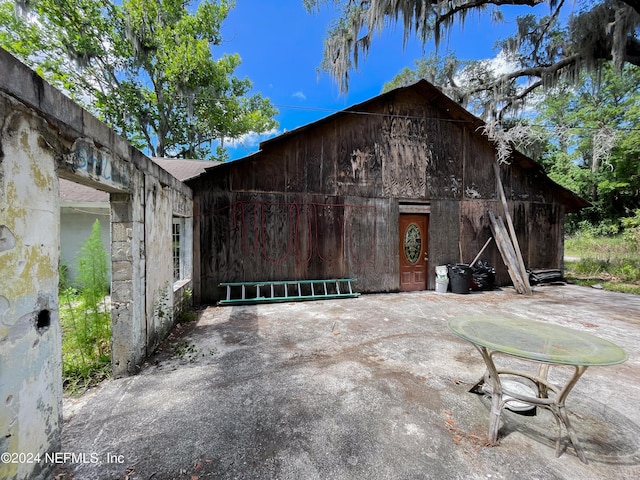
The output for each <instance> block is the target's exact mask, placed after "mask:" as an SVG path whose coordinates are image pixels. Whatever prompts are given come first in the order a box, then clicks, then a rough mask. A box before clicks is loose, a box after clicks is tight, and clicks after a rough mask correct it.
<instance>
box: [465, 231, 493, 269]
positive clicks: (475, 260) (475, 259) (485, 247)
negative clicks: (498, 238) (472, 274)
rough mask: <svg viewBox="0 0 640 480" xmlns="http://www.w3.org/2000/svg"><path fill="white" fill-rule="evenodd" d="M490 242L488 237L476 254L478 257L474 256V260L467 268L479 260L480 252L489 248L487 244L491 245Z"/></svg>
mask: <svg viewBox="0 0 640 480" xmlns="http://www.w3.org/2000/svg"><path fill="white" fill-rule="evenodd" d="M491 240H492V238H491V237H489V238H488V239H487V241H486V242H485V243H484V247H482V249H481V250H480V252H478V255H476V258H474V259H473V262H471V263H470V264H469V266H470V267H473V264H474V263H476V262H477V261H478V258H480V255H482V252H484V251H485V250H486V249H487V247H488V246H489V243H491Z"/></svg>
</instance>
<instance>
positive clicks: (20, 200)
mask: <svg viewBox="0 0 640 480" xmlns="http://www.w3.org/2000/svg"><path fill="white" fill-rule="evenodd" d="M42 129H46V125H44V122H42V121H40V120H39V119H38V118H33V117H30V116H29V115H26V114H25V111H24V110H22V109H21V108H20V106H18V105H15V104H14V103H13V102H11V101H10V100H9V99H7V98H3V97H2V96H0V285H1V288H0V453H4V452H10V453H14V452H15V453H24V454H26V453H29V454H38V453H39V454H42V455H44V454H45V453H46V452H50V451H52V450H55V449H56V448H57V447H58V442H59V440H58V433H59V425H60V422H61V412H62V409H61V403H62V366H61V331H60V323H59V321H58V297H57V287H58V255H59V254H58V249H59V207H58V180H57V175H56V161H55V158H54V155H53V154H52V152H51V151H50V150H49V149H48V148H46V146H45V148H43V143H42V137H41V135H40V134H39V133H38V131H39V130H42ZM16 460H19V459H16ZM43 467H46V465H45V464H42V463H32V464H30V463H27V462H26V461H22V462H20V461H16V462H4V461H3V462H0V478H38V477H39V474H40V475H42V478H46V475H47V473H46V471H43V470H42V468H43Z"/></svg>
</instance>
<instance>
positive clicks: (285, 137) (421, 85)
mask: <svg viewBox="0 0 640 480" xmlns="http://www.w3.org/2000/svg"><path fill="white" fill-rule="evenodd" d="M407 91H412V92H414V93H417V94H418V95H419V96H421V97H423V98H424V99H425V103H428V104H430V105H432V106H435V107H436V108H437V109H438V110H440V111H442V112H443V113H444V114H445V115H446V117H448V118H449V119H451V120H455V121H456V122H458V123H466V124H469V126H470V130H471V131H473V132H475V134H476V135H478V136H480V137H482V138H483V139H484V140H485V141H486V142H487V143H488V144H492V142H491V141H490V140H489V139H488V138H486V136H484V135H482V134H481V133H480V131H479V129H480V128H481V127H483V126H484V125H485V122H484V121H483V120H481V119H480V118H478V117H476V116H475V115H473V114H472V113H471V112H469V111H468V110H466V109H465V108H464V107H462V106H461V105H460V104H458V103H457V102H455V101H454V100H452V99H451V98H449V97H448V96H447V95H445V94H444V93H443V92H442V91H441V90H440V89H439V88H437V87H436V86H435V85H433V84H431V83H430V82H428V81H426V80H419V81H417V82H416V83H413V84H412V85H409V86H406V87H399V88H396V89H393V90H390V91H388V92H385V93H382V94H380V95H378V96H376V97H373V98H370V99H368V100H366V101H364V102H361V103H358V104H356V105H353V106H351V107H348V108H346V109H344V110H340V111H338V112H336V113H333V114H331V115H328V116H326V117H324V118H321V119H320V120H317V121H315V122H312V123H309V124H307V125H303V126H301V127H298V128H295V129H293V130H290V131H288V132H285V133H283V134H281V135H279V136H277V137H273V138H270V139H268V140H264V141H262V142H261V143H260V144H259V147H258V148H259V149H258V151H257V152H254V153H252V154H250V155H248V156H246V157H243V158H241V159H238V160H234V161H232V162H227V163H224V164H221V165H219V166H218V167H216V168H213V169H209V173H213V174H214V175H215V174H216V173H215V172H216V171H218V172H219V170H218V169H219V168H234V165H238V166H239V165H241V164H243V163H244V162H249V161H252V160H254V159H255V158H256V156H257V155H260V154H262V153H263V152H266V151H269V150H270V149H271V148H273V147H275V146H278V145H281V144H283V143H286V142H287V141H289V140H290V139H292V138H294V137H296V136H298V135H300V134H302V133H304V132H307V131H309V130H312V129H315V128H318V127H320V126H322V125H324V124H328V123H330V122H333V121H335V120H338V119H340V118H342V117H346V116H350V115H358V114H361V115H366V114H370V113H374V111H373V109H374V108H375V107H376V106H377V105H379V104H380V103H381V102H384V101H385V100H389V99H392V98H394V97H395V96H397V95H398V94H399V93H401V92H407ZM375 114H377V115H380V113H379V112H375ZM511 162H512V164H515V165H518V166H519V167H520V168H522V169H523V170H524V171H526V172H527V173H530V174H532V175H535V176H536V177H537V178H538V179H543V181H544V182H548V185H549V187H550V188H551V190H552V191H553V192H554V194H555V196H556V197H557V198H558V201H559V202H560V203H562V204H563V205H564V206H565V210H566V211H567V212H576V211H578V210H580V209H581V208H585V207H588V206H590V203H589V202H587V201H586V200H584V199H583V198H581V197H579V196H578V195H576V194H575V193H573V192H572V191H570V190H568V189H566V188H564V187H562V186H561V185H559V184H558V183H556V182H554V181H553V180H552V179H551V178H549V177H548V176H547V174H546V173H545V172H544V169H543V168H542V166H541V165H540V164H539V163H538V162H536V161H535V160H533V159H532V158H529V157H527V156H526V155H524V154H522V153H520V152H518V151H515V150H514V151H513V153H512V160H511ZM207 173H208V172H204V173H202V174H201V175H200V176H204V175H207ZM187 183H189V182H187Z"/></svg>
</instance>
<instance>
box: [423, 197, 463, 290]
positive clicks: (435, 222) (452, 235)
mask: <svg viewBox="0 0 640 480" xmlns="http://www.w3.org/2000/svg"><path fill="white" fill-rule="evenodd" d="M460 214H461V212H460V202H458V201H455V200H437V201H433V202H431V214H430V215H429V275H428V281H427V288H429V289H434V288H435V286H436V284H435V267H436V266H438V265H447V264H450V263H452V264H455V263H459V256H460V255H459V253H458V244H459V242H460V233H461V230H460Z"/></svg>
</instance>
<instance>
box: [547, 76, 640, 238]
mask: <svg viewBox="0 0 640 480" xmlns="http://www.w3.org/2000/svg"><path fill="white" fill-rule="evenodd" d="M639 84H640V68H638V67H635V66H630V65H628V66H626V67H625V68H624V69H623V72H622V75H617V74H616V73H615V72H614V71H613V68H612V67H611V66H608V67H605V68H604V69H603V71H602V76H601V78H597V77H595V76H594V75H588V74H583V75H582V76H581V77H580V79H579V80H578V82H577V84H576V85H573V86H571V88H569V87H568V86H566V85H564V86H560V87H558V88H556V89H552V90H550V91H548V92H547V95H546V96H545V98H544V99H543V100H542V101H541V102H540V103H539V104H538V105H537V107H536V110H537V112H538V117H537V119H536V122H537V123H539V124H541V125H542V126H544V127H545V128H546V129H547V130H548V131H550V132H552V133H553V136H552V140H553V142H552V148H550V149H549V150H548V152H547V153H546V155H545V156H544V157H543V159H542V163H543V165H544V166H545V168H546V169H547V171H548V172H549V175H550V176H551V177H552V178H554V179H555V180H556V181H558V182H559V183H561V184H562V185H564V186H567V187H568V188H571V189H572V190H573V191H575V192H577V193H578V194H580V195H582V196H584V197H585V198H587V199H589V201H590V202H591V203H592V204H593V208H591V209H589V210H587V211H585V212H584V214H583V215H582V218H583V219H586V220H588V221H589V222H590V223H605V224H609V225H614V226H615V225H618V222H619V221H620V219H621V218H624V217H628V216H634V211H635V210H636V209H638V208H640V164H639V163H638V157H639V156H640V115H639V114H640V92H639V91H638V85H639Z"/></svg>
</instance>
